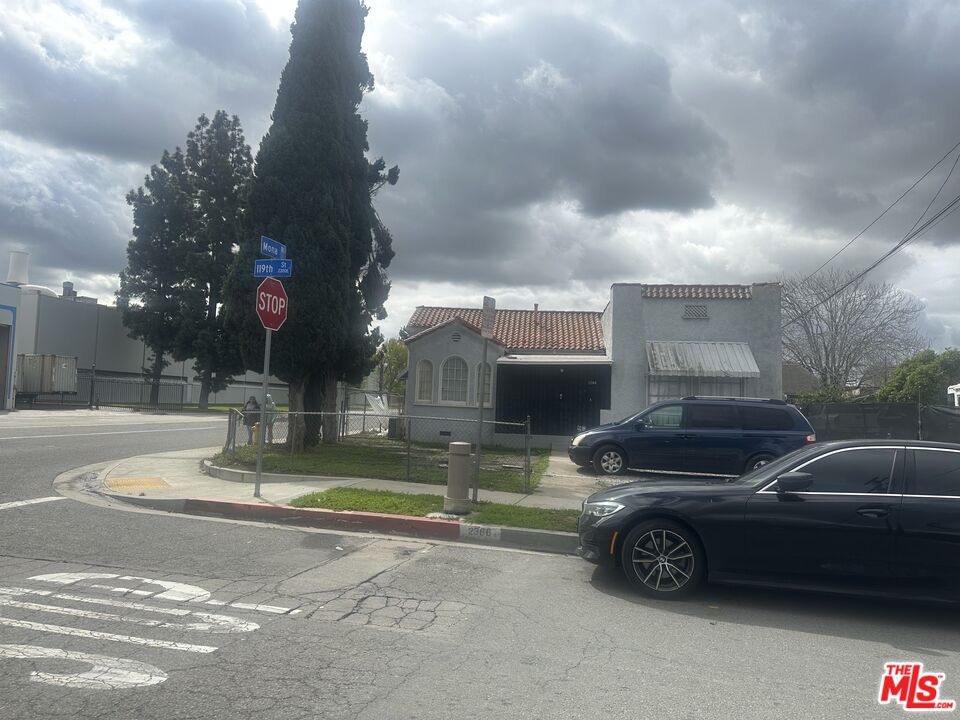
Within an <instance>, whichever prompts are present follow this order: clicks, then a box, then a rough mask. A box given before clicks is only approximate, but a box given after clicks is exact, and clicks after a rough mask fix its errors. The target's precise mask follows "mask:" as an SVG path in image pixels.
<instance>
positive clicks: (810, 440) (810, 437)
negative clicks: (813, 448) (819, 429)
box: [806, 433, 817, 444]
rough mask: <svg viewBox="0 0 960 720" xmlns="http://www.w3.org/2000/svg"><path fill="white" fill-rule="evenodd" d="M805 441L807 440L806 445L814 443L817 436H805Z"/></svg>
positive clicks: (813, 434) (812, 434) (814, 434)
mask: <svg viewBox="0 0 960 720" xmlns="http://www.w3.org/2000/svg"><path fill="white" fill-rule="evenodd" d="M806 439H807V443H808V444H809V443H815V442H816V441H817V435H816V433H811V434H810V435H807V438H806Z"/></svg>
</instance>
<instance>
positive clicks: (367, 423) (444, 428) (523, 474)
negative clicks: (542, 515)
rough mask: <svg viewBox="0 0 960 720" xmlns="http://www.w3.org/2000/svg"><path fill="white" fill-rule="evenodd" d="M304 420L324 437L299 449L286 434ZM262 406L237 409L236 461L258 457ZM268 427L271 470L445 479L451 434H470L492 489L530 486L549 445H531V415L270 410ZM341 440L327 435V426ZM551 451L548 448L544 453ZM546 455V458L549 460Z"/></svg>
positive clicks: (233, 417) (229, 444)
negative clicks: (520, 418) (505, 418)
mask: <svg viewBox="0 0 960 720" xmlns="http://www.w3.org/2000/svg"><path fill="white" fill-rule="evenodd" d="M298 421H301V422H302V423H303V424H304V425H305V426H306V427H308V428H310V427H313V428H319V429H320V437H321V442H320V443H319V444H317V445H316V446H314V447H308V448H306V449H305V451H304V452H303V453H300V454H293V453H292V445H291V444H290V443H289V442H288V440H289V438H290V437H291V435H292V434H293V432H294V431H295V425H296V423H297V422H298ZM481 427H482V430H481ZM260 430H261V428H260V412H259V411H255V412H248V413H246V414H245V413H244V412H243V411H241V410H232V411H231V412H230V419H229V423H228V427H227V438H226V442H225V445H224V453H225V454H227V455H228V456H229V457H230V458H231V459H232V460H233V461H234V462H237V463H239V464H244V465H245V464H248V463H251V464H252V463H253V462H254V461H255V456H256V444H257V442H258V437H259V433H260ZM263 430H264V433H265V434H264V444H265V445H264V448H265V449H264V467H265V469H269V470H270V471H272V472H286V473H297V472H300V473H312V474H317V475H326V476H331V477H364V478H380V479H384V480H403V481H407V482H418V483H429V484H445V483H446V481H447V454H448V450H449V444H450V443H451V442H457V441H459V442H468V443H470V444H471V446H472V452H473V455H474V462H475V465H476V457H477V447H478V442H477V441H478V439H479V440H480V442H479V448H480V451H479V473H480V485H481V487H484V488H486V489H491V490H509V491H513V492H529V491H530V490H531V489H532V486H533V485H535V484H536V482H537V481H538V480H539V476H540V474H542V469H541V470H540V472H537V473H536V476H535V477H534V475H535V473H534V465H535V464H536V463H537V461H538V460H540V456H541V455H543V451H540V450H533V449H532V448H531V446H530V441H531V434H530V426H529V421H525V422H522V423H518V422H500V421H496V420H484V421H483V423H482V426H481V424H480V422H479V421H478V420H477V419H464V418H450V417H428V416H411V415H393V414H379V413H372V412H369V411H366V410H364V411H359V412H337V413H322V412H321V413H290V412H285V411H273V412H268V413H267V417H266V421H265V426H264V428H263ZM325 433H326V434H327V435H328V436H330V435H335V436H336V438H337V441H336V442H335V443H324V442H322V440H323V436H324V434H325ZM545 457H546V456H544V458H545ZM545 463H546V460H545V459H544V460H543V464H544V465H545Z"/></svg>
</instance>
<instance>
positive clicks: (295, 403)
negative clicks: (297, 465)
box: [287, 381, 304, 453]
mask: <svg viewBox="0 0 960 720" xmlns="http://www.w3.org/2000/svg"><path fill="white" fill-rule="evenodd" d="M288 387H289V401H288V402H289V407H290V414H289V416H288V417H289V418H290V420H289V423H290V426H289V429H288V430H287V446H288V447H289V448H290V451H291V452H294V453H300V452H303V436H304V426H303V396H304V382H303V381H300V382H291V383H290V384H289V386H288Z"/></svg>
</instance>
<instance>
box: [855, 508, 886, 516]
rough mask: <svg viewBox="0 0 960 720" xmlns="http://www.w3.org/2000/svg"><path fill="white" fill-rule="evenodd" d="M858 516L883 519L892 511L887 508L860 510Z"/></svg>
mask: <svg viewBox="0 0 960 720" xmlns="http://www.w3.org/2000/svg"><path fill="white" fill-rule="evenodd" d="M857 514H858V515H863V517H867V518H882V517H886V516H887V515H889V514H890V511H889V510H887V509H885V508H869V507H866V508H860V509H859V510H857Z"/></svg>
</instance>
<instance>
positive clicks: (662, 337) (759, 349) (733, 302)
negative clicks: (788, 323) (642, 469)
mask: <svg viewBox="0 0 960 720" xmlns="http://www.w3.org/2000/svg"><path fill="white" fill-rule="evenodd" d="M645 287H646V286H644V285H640V284H633V283H617V284H615V285H613V286H612V287H611V289H610V305H609V308H610V311H611V315H612V322H611V336H610V337H611V339H610V340H608V343H609V347H610V352H611V358H612V359H613V370H612V373H613V374H612V386H613V388H614V390H613V393H612V397H611V407H610V410H609V411H605V414H603V415H602V419H603V420H604V422H611V421H613V420H618V419H621V418H624V417H626V416H628V415H630V414H632V413H635V412H638V411H640V410H642V409H643V408H645V407H646V406H647V405H648V381H649V372H650V368H649V367H648V363H647V342H654V341H700V342H741V343H747V344H748V345H749V346H750V350H751V352H752V353H753V356H754V359H755V360H756V362H757V367H758V368H759V370H760V377H759V378H756V379H751V380H748V381H747V387H748V388H749V394H752V395H755V396H756V397H769V398H782V397H783V380H782V371H781V367H782V355H781V340H780V338H781V334H780V324H781V314H780V285H779V284H778V283H761V284H755V285H752V286H750V294H751V297H750V299H748V300H744V299H709V298H708V299H696V298H687V297H684V298H650V297H644V288H645ZM691 304H696V305H704V306H706V308H707V319H685V318H684V309H685V307H686V306H688V305H691Z"/></svg>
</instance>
